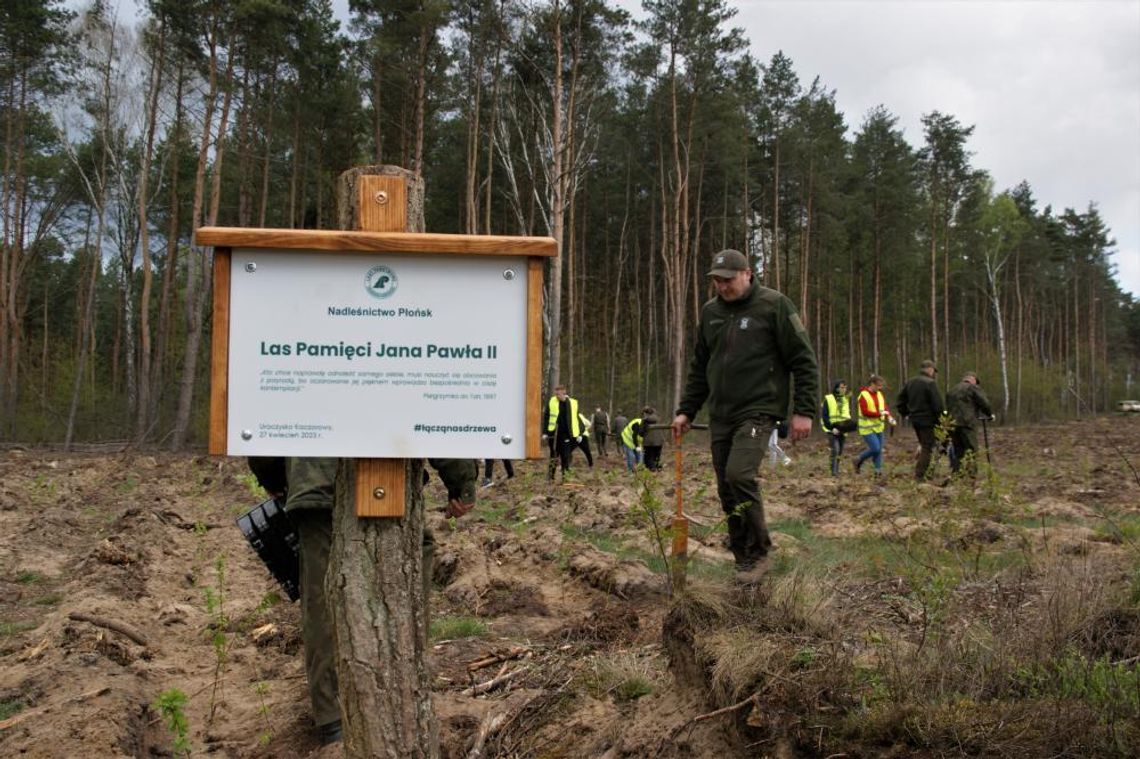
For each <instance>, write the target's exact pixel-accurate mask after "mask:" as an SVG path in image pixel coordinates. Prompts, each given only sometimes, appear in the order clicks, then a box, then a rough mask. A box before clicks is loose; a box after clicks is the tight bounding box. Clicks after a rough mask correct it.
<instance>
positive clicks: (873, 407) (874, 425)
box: [855, 374, 896, 475]
mask: <svg viewBox="0 0 1140 759" xmlns="http://www.w3.org/2000/svg"><path fill="white" fill-rule="evenodd" d="M886 386H887V382H886V380H884V379H883V378H882V377H880V376H879V375H877V374H872V375H871V376H870V377H868V378H867V384H866V385H865V386H864V387H863V389H862V390H860V391H859V434H860V435H861V436H862V437H863V442H864V443H865V444H866V446H867V450H865V451H863V452H862V453H860V454H859V457H858V458H857V459H855V471H856V472H858V471H859V468H860V467H862V466H863V462H864V461H866V460H867V459H871V462H872V463H873V464H874V465H875V474H876V475H880V474H882V473H883V438H884V436H885V435H884V433H885V432H886V429H887V425H888V424H889V425H891V426H892V427H894V426H895V424H896V422H895V418H894V417H893V416H891V410H890V409H889V408H887V399H886V397H884V395H883V390H884V389H885V388H886Z"/></svg>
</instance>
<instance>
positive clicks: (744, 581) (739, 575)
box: [733, 556, 768, 587]
mask: <svg viewBox="0 0 1140 759" xmlns="http://www.w3.org/2000/svg"><path fill="white" fill-rule="evenodd" d="M767 573H768V559H767V557H766V556H762V557H760V558H759V559H757V560H756V561H754V562H753V563H751V564H744V563H738V564H737V565H736V575H735V576H734V577H733V580H734V581H735V582H736V584H737V585H740V586H743V587H754V586H756V585H758V584H760V581H761V580H762V579H764V575H766V574H767Z"/></svg>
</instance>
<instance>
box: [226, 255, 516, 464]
mask: <svg viewBox="0 0 1140 759" xmlns="http://www.w3.org/2000/svg"><path fill="white" fill-rule="evenodd" d="M229 275H230V276H229V280H230V291H229V345H228V368H227V377H228V381H227V385H228V414H227V419H226V447H227V451H226V452H227V453H228V454H229V455H233V456H250V455H257V456H261V455H272V456H334V457H356V458H415V457H424V456H438V457H446V458H524V457H525V456H526V452H525V438H526V433H527V429H526V424H527V399H526V396H527V393H526V391H527V388H526V378H527V372H526V369H527V337H528V333H527V306H528V295H529V294H528V277H527V260H526V259H525V258H522V257H519V256H517V255H515V256H510V255H503V256H496V255H494V254H490V255H478V256H471V255H432V256H424V255H421V254H416V253H409V254H388V253H356V252H327V251H316V250H312V251H304V250H283V249H273V248H239V247H235V248H234V249H233V250H232V254H231V259H230V272H229Z"/></svg>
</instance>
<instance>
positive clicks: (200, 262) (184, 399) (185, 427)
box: [171, 38, 235, 451]
mask: <svg viewBox="0 0 1140 759" xmlns="http://www.w3.org/2000/svg"><path fill="white" fill-rule="evenodd" d="M234 57H235V52H234V49H233V44H232V38H231V44H230V45H229V56H228V57H227V62H226V73H225V75H224V80H223V85H222V88H223V89H224V91H225V95H224V96H223V97H222V113H221V115H220V116H219V118H218V131H217V134H218V137H217V141H216V145H215V149H214V167H213V177H212V181H211V189H210V210H209V215H208V216H207V218H206V223H207V224H214V223H216V222H217V219H218V207H219V204H220V203H221V174H222V159H223V157H224V156H225V134H226V128H227V126H228V125H227V121H228V119H229V110H230V102H231V93H232V92H233V75H234ZM216 63H217V49H216V47H212V48H211V53H210V79H211V84H210V89H209V92H208V93H207V98H209V101H210V103H212V102H213V99H214V97H215V96H216V95H217V91H218V87H217V81H216V73H217V72H216V68H217V66H216ZM211 111H212V108H211V107H210V106H209V105H207V118H206V121H205V124H204V125H203V128H202V149H201V151H200V152H199V154H198V176H197V178H196V181H195V187H194V209H195V211H194V217H193V219H192V220H191V223H192V225H193V227H192V230H191V235H193V233H194V232H196V231H197V230H198V227H199V226H200V225H201V223H202V221H201V209H202V200H203V195H204V192H205V175H206V159H207V153H206V148H207V147H208V146H209V143H210V135H211V131H212V130H211V129H210V121H211V119H210V118H209V113H210V112H211ZM212 258H213V256H211V255H210V254H209V253H208V252H206V251H201V252H200V258H198V259H197V260H194V261H191V262H190V265H189V266H188V267H187V269H188V272H192V271H193V270H194V269H195V268H198V269H199V270H200V274H199V277H200V281H199V284H198V287H197V288H196V289H194V290H193V291H192V289H191V287H190V283H191V282H192V281H193V279H194V277H193V275H192V274H190V275H188V276H187V286H186V353H185V354H184V356H183V361H182V379H181V380H180V382H179V388H178V411H177V413H176V415H175V417H174V433H173V437H172V439H171V448H172V450H175V451H180V450H182V446H183V445H184V444H185V442H186V436H187V433H188V432H189V429H190V413H191V411H192V410H193V403H194V389H195V385H196V383H195V378H196V375H197V372H198V348H199V346H200V345H201V344H202V333H203V331H204V330H205V324H204V322H205V316H206V301H207V296H208V295H209V292H210V288H209V283H210V280H209V277H210V271H211V270H212V268H213V267H212Z"/></svg>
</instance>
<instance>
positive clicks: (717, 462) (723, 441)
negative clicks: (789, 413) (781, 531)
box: [709, 416, 776, 569]
mask: <svg viewBox="0 0 1140 759" xmlns="http://www.w3.org/2000/svg"><path fill="white" fill-rule="evenodd" d="M775 426H776V420H775V419H773V418H771V417H768V416H762V417H757V418H755V419H747V420H745V421H743V422H740V423H738V424H735V425H734V424H725V423H720V422H716V421H713V422H711V423H710V424H709V437H710V438H711V441H712V460H713V470H714V471H715V472H716V487H717V494H718V495H719V496H720V505H721V508H723V509H724V513H725V514H727V515H728V546H729V548H730V549H731V550H732V555H733V556H734V557H735V559H736V566H737V567H738V568H740V569H748V568H751V566H752V565H753V564H755V563H756V562H757V561H758V560H759V559H762V558H764V557H765V556H767V555H768V550H769V549H770V548H771V547H772V538H771V536H769V534H768V526H767V524H765V522H764V502H763V500H762V498H761V496H760V477H759V472H760V463H761V462H762V461H763V460H764V456H765V454H767V452H768V437H769V436H770V435H771V434H772V429H773V428H774V427H775Z"/></svg>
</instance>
